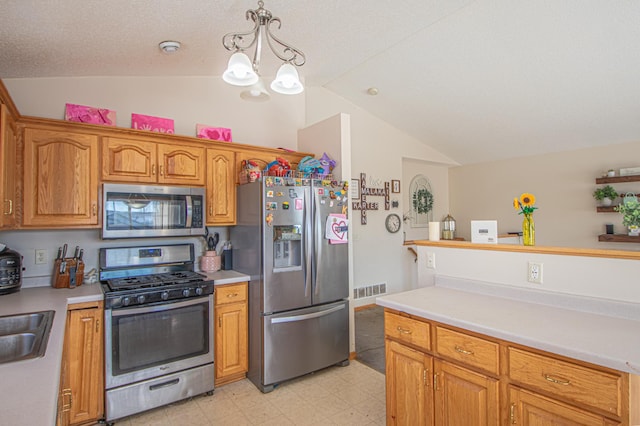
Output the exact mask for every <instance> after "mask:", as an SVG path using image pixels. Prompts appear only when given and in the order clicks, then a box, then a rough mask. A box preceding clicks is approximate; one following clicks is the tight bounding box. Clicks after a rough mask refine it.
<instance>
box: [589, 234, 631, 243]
mask: <svg viewBox="0 0 640 426" xmlns="http://www.w3.org/2000/svg"><path fill="white" fill-rule="evenodd" d="M598 241H604V242H608V243H640V236H637V237H632V236H630V235H627V234H602V235H598Z"/></svg>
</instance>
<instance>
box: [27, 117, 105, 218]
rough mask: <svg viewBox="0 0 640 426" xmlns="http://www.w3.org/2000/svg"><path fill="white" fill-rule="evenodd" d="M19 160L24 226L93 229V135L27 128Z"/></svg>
mask: <svg viewBox="0 0 640 426" xmlns="http://www.w3.org/2000/svg"><path fill="white" fill-rule="evenodd" d="M24 157H25V158H24V218H23V224H24V225H26V226H52V227H55V226H67V227H91V226H97V225H98V137H97V136H95V135H88V134H83V133H74V132H66V131H57V130H45V129H31V128H28V129H25V132H24Z"/></svg>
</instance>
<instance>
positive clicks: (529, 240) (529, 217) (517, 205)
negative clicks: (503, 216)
mask: <svg viewBox="0 0 640 426" xmlns="http://www.w3.org/2000/svg"><path fill="white" fill-rule="evenodd" d="M535 203H536V197H535V196H534V195H533V194H529V193H528V192H525V193H524V194H520V198H514V199H513V208H514V209H516V210H519V212H518V214H523V215H524V220H523V221H522V242H523V244H524V245H525V246H534V245H536V228H535V225H534V223H533V212H534V211H535V210H536V209H537V207H534V204H535Z"/></svg>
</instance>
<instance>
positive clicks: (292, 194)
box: [289, 189, 298, 198]
mask: <svg viewBox="0 0 640 426" xmlns="http://www.w3.org/2000/svg"><path fill="white" fill-rule="evenodd" d="M297 197H298V194H297V193H296V190H295V189H290V190H289V198H297Z"/></svg>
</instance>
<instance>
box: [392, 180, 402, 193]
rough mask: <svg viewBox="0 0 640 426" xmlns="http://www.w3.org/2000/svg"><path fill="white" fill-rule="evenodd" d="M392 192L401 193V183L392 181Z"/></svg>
mask: <svg viewBox="0 0 640 426" xmlns="http://www.w3.org/2000/svg"><path fill="white" fill-rule="evenodd" d="M391 192H396V193H397V192H400V181H399V180H392V181H391Z"/></svg>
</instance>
